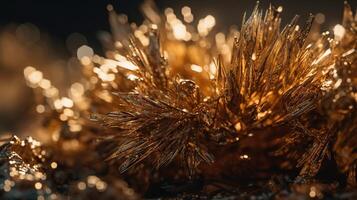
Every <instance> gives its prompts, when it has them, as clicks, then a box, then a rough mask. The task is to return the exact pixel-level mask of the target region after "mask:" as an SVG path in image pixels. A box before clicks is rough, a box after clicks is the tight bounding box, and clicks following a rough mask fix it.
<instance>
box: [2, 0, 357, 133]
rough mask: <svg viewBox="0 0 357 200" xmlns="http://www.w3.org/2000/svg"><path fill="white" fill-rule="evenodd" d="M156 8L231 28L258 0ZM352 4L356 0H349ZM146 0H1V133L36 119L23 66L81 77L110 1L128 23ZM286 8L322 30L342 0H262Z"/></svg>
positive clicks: (65, 78)
mask: <svg viewBox="0 0 357 200" xmlns="http://www.w3.org/2000/svg"><path fill="white" fill-rule="evenodd" d="M155 2H156V4H157V6H158V8H159V9H160V10H161V11H163V10H164V8H167V7H171V8H173V10H174V11H175V12H176V13H180V11H181V8H182V7H183V6H189V7H191V9H192V13H193V14H194V18H195V19H199V18H202V17H205V16H207V15H208V14H211V15H213V16H214V17H215V18H216V29H217V30H218V31H223V32H225V31H227V30H228V29H229V27H230V26H231V25H238V26H239V25H240V24H241V21H242V17H243V14H244V12H247V14H249V13H250V12H251V11H252V9H253V7H254V6H255V4H256V1H254V0H191V1H189V0H180V1H173V0H172V1H167V0H156V1H155ZM348 2H349V4H350V5H351V7H352V8H353V9H356V7H357V1H352V0H350V1H348ZM142 3H143V0H90V1H80V0H60V1H40V0H2V1H1V5H0V134H1V133H2V132H14V133H17V132H26V129H25V128H24V126H23V124H28V123H27V122H29V123H32V122H33V120H32V119H33V118H32V117H35V113H36V112H35V109H36V108H35V107H34V106H33V105H34V104H33V102H34V101H35V100H36V99H35V97H36V96H35V95H33V92H32V90H31V89H30V88H28V87H27V86H26V84H25V81H24V78H23V69H24V68H25V67H26V66H29V65H31V66H35V67H36V68H38V69H41V70H42V71H44V73H45V75H46V77H47V78H48V79H50V80H53V84H54V85H56V86H57V87H58V88H66V87H68V86H69V85H70V84H71V83H72V82H73V81H74V80H75V79H76V78H78V74H77V73H78V71H79V70H78V69H79V68H80V65H79V63H78V61H77V59H76V58H77V50H78V48H79V47H82V46H83V45H87V46H89V47H91V48H92V49H93V50H94V52H96V53H98V54H103V50H102V47H101V44H100V40H99V39H98V34H100V33H103V32H109V31H110V27H109V23H108V12H107V9H106V7H107V5H108V4H112V5H113V7H114V9H115V10H116V11H117V12H118V13H124V14H127V16H128V19H129V21H130V22H136V23H140V22H141V21H142V20H143V18H142V15H141V13H140V5H141V4H142ZM269 4H272V5H274V6H276V7H278V6H282V7H283V13H282V17H283V24H286V23H288V22H289V21H290V20H291V19H292V17H294V16H295V15H296V14H299V15H300V16H301V17H300V23H304V22H305V20H306V19H307V17H308V16H309V14H310V13H312V14H314V15H315V17H316V18H315V21H316V22H317V23H318V24H320V28H321V29H322V30H324V31H325V30H330V31H331V30H332V29H333V27H334V26H335V25H336V24H338V23H340V22H341V19H342V13H343V5H344V3H343V0H313V1H312V0H294V1H293V0H271V1H261V2H260V5H261V8H263V9H266V8H268V6H269Z"/></svg>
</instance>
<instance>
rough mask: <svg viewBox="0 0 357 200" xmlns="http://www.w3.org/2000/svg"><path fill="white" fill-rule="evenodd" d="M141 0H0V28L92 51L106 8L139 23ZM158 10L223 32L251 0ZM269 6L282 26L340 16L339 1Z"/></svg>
mask: <svg viewBox="0 0 357 200" xmlns="http://www.w3.org/2000/svg"><path fill="white" fill-rule="evenodd" d="M142 2H143V0H47V1H39V0H5V1H4V0H1V4H0V28H1V27H4V26H6V25H8V24H11V23H15V24H21V23H26V22H29V23H32V24H34V25H36V26H37V27H38V28H39V29H40V30H41V32H47V33H48V34H49V35H50V36H51V37H53V38H55V39H57V40H58V41H60V42H61V41H62V42H64V41H65V40H66V38H67V37H68V36H69V35H70V34H71V33H73V32H78V33H81V34H82V35H84V36H85V37H86V38H87V41H88V42H89V44H90V45H92V46H94V48H98V47H99V46H100V44H99V43H98V40H97V32H98V31H100V30H109V25H108V20H107V18H108V16H107V10H106V5H108V4H109V3H110V4H113V6H114V8H115V10H116V11H117V12H120V13H125V14H127V15H128V17H129V21H132V22H140V21H141V20H142V16H141V14H140V9H139V6H140V5H141V3H142ZM348 2H349V4H350V5H351V6H352V8H354V9H355V8H356V6H357V1H355V0H350V1H348ZM156 3H157V5H158V7H159V8H160V9H161V10H163V9H164V8H166V7H172V8H173V9H174V10H175V11H176V13H180V9H181V8H182V7H183V6H184V5H188V6H190V7H191V8H192V13H193V14H194V16H195V19H197V17H204V16H206V15H207V14H212V15H213V16H215V17H216V21H217V24H218V28H219V29H222V30H223V31H224V30H225V29H226V28H227V27H228V26H229V25H232V24H236V25H239V24H240V22H241V20H242V15H243V13H244V11H247V12H248V13H249V12H250V11H251V10H252V8H253V6H254V5H255V3H256V1H254V0H191V1H189V0H180V1H173V0H157V1H156ZM269 3H271V4H273V5H275V6H280V5H281V6H283V8H284V10H283V23H287V22H288V21H289V20H290V19H291V18H292V17H293V16H294V15H296V14H299V15H300V16H301V19H300V21H304V20H305V19H306V18H307V16H308V15H309V13H313V14H316V13H323V14H325V16H326V20H325V21H326V22H325V23H324V24H323V29H325V30H331V29H332V26H333V25H334V24H336V23H339V22H340V20H341V17H342V10H343V4H344V3H343V0H271V1H261V2H260V5H261V7H262V8H267V7H268V5H269Z"/></svg>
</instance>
